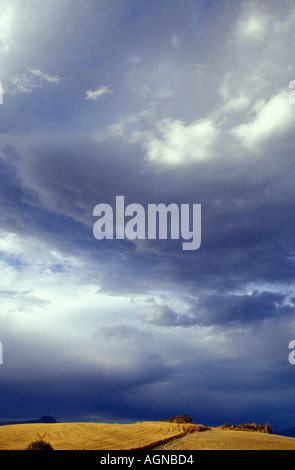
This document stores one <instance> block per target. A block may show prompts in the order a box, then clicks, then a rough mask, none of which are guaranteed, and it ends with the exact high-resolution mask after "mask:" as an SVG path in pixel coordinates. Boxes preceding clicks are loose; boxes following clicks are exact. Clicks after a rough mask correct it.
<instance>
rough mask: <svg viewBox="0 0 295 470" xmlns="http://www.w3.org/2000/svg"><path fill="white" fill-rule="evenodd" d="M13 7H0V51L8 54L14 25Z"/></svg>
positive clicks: (11, 44) (14, 12)
mask: <svg viewBox="0 0 295 470" xmlns="http://www.w3.org/2000/svg"><path fill="white" fill-rule="evenodd" d="M15 16H16V8H15V5H9V4H2V5H0V51H1V52H8V51H9V49H10V48H11V47H12V46H13V40H12V32H13V27H14V23H15Z"/></svg>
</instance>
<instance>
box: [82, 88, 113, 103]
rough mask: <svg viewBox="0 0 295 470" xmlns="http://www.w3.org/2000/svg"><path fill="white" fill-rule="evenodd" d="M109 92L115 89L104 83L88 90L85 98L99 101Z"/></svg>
mask: <svg viewBox="0 0 295 470" xmlns="http://www.w3.org/2000/svg"><path fill="white" fill-rule="evenodd" d="M108 93H113V91H112V90H110V89H109V88H108V87H107V86H105V85H103V86H101V87H100V88H98V89H97V90H95V91H91V90H88V91H86V96H85V98H84V99H85V100H93V101H97V100H98V99H99V98H101V97H102V96H103V95H105V94H108Z"/></svg>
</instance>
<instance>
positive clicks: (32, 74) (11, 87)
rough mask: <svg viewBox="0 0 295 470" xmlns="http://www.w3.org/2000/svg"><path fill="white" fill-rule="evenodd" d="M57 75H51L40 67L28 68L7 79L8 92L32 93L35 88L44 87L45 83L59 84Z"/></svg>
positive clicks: (12, 93) (13, 93)
mask: <svg viewBox="0 0 295 470" xmlns="http://www.w3.org/2000/svg"><path fill="white" fill-rule="evenodd" d="M59 82H60V79H59V78H58V77H57V76H54V75H49V74H48V73H45V72H42V71H41V70H39V69H34V68H28V69H27V71H26V72H24V73H22V74H19V75H15V76H14V77H11V78H10V79H9V80H7V86H6V89H7V92H8V93H9V94H11V95H15V94H17V93H32V91H33V89H34V88H43V86H44V83H50V84H56V85H57V84H59Z"/></svg>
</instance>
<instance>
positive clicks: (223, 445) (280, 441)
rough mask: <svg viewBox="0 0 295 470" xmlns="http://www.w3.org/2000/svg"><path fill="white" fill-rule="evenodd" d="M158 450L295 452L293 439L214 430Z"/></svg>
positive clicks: (192, 435)
mask: <svg viewBox="0 0 295 470" xmlns="http://www.w3.org/2000/svg"><path fill="white" fill-rule="evenodd" d="M157 449H158V450H160V449H161V450H295V439H294V438H292V437H284V436H277V435H274V434H263V433H260V432H248V431H235V430H223V429H219V428H213V429H211V430H210V431H206V432H202V433H194V434H187V435H185V436H183V437H181V438H180V439H176V440H172V441H170V442H168V443H166V444H164V445H161V446H157Z"/></svg>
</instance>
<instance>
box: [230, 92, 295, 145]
mask: <svg viewBox="0 0 295 470" xmlns="http://www.w3.org/2000/svg"><path fill="white" fill-rule="evenodd" d="M256 105H257V103H256ZM294 122H295V114H294V109H293V107H292V106H291V105H290V103H289V101H288V94H287V93H286V92H285V91H282V92H280V93H278V94H277V95H275V96H274V97H272V98H271V99H270V100H268V101H267V102H263V101H261V102H260V103H259V105H257V112H256V114H255V117H254V118H253V119H252V120H251V121H249V122H247V123H243V124H240V125H239V126H236V127H235V128H233V130H232V133H233V135H235V136H236V137H237V138H238V139H239V141H240V143H241V144H242V145H243V146H244V147H245V148H247V149H248V150H249V151H252V152H258V151H260V149H261V146H262V145H263V144H264V143H265V142H266V141H267V140H268V139H270V138H272V137H277V136H280V135H283V134H284V133H286V132H288V131H289V130H290V129H291V127H292V126H294Z"/></svg>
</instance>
